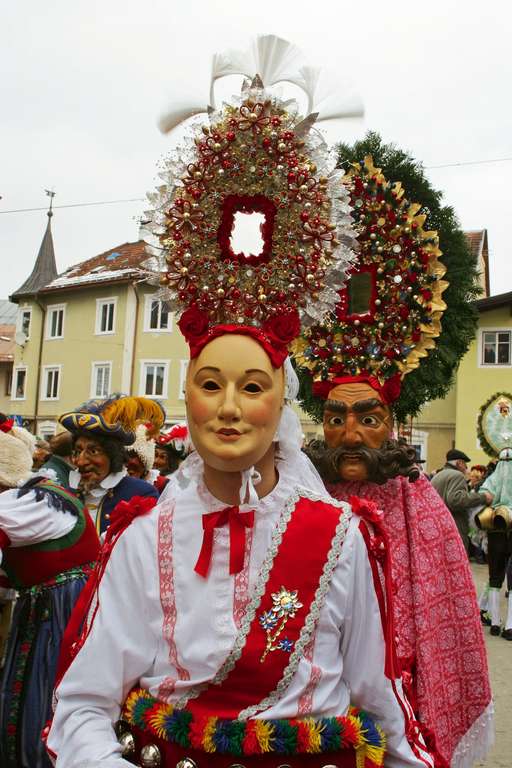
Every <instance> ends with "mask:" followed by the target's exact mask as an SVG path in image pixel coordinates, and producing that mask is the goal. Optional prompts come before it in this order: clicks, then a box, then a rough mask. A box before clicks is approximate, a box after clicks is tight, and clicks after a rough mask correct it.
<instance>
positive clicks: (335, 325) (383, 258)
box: [292, 156, 448, 382]
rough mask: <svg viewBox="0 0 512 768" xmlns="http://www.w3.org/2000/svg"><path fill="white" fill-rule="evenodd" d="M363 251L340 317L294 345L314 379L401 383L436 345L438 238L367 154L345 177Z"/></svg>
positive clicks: (440, 272) (440, 285) (441, 286)
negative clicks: (358, 378)
mask: <svg viewBox="0 0 512 768" xmlns="http://www.w3.org/2000/svg"><path fill="white" fill-rule="evenodd" d="M344 183H345V184H346V186H347V189H348V190H349V192H350V203H351V205H352V207H353V209H354V210H353V218H354V219H355V228H356V231H357V239H358V245H359V253H358V258H357V264H356V265H355V266H354V267H353V268H352V270H351V277H350V280H349V282H348V284H347V288H345V289H344V290H342V291H340V295H339V302H338V304H337V306H336V310H335V313H334V314H333V315H332V316H331V317H330V319H329V320H328V321H327V322H325V323H323V324H322V326H312V327H311V328H308V329H307V330H306V331H305V332H304V334H303V336H302V337H301V338H299V339H297V340H296V341H295V342H294V344H293V347H292V351H293V354H294V357H295V359H296V361H297V364H298V365H299V366H300V367H302V368H306V369H308V370H309V371H310V372H311V374H312V377H313V379H314V380H315V381H322V380H328V379H330V378H333V377H335V376H346V375H359V374H370V375H373V376H376V377H377V378H378V379H379V381H381V382H384V381H386V380H387V379H390V378H391V377H393V376H399V377H400V378H403V377H404V376H405V375H406V374H407V373H409V372H410V371H412V370H414V369H415V368H417V367H418V365H419V364H420V360H421V359H422V358H424V357H426V356H427V354H428V351H429V350H431V349H433V348H434V347H435V339H436V338H437V337H438V336H439V334H440V332H441V318H442V315H443V312H444V310H445V309H446V304H445V303H444V301H443V298H442V294H443V291H444V290H445V289H446V287H447V286H448V283H447V282H446V281H445V280H443V279H442V278H443V276H444V274H445V272H446V268H445V266H444V265H443V264H442V262H441V261H440V257H441V255H442V254H441V250H440V249H439V238H438V235H437V232H434V231H429V230H427V229H426V228H425V224H426V220H427V214H426V213H425V212H421V211H422V206H421V205H420V204H419V203H413V202H411V201H409V200H408V199H407V198H406V195H405V190H404V189H403V187H402V184H401V183H400V182H394V183H391V182H389V181H387V180H386V178H385V176H384V174H383V173H382V171H381V169H380V168H376V167H375V166H374V164H373V159H372V158H371V157H370V156H368V157H366V158H365V160H364V163H363V165H360V164H358V163H357V164H354V165H353V167H352V168H351V170H350V171H349V172H348V173H347V175H346V176H345V178H344Z"/></svg>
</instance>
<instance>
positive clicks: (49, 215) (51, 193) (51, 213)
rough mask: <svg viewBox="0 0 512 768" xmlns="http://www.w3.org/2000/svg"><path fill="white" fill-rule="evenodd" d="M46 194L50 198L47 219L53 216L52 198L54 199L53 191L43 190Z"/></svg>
mask: <svg viewBox="0 0 512 768" xmlns="http://www.w3.org/2000/svg"><path fill="white" fill-rule="evenodd" d="M45 192H46V194H47V195H48V197H49V198H50V207H49V208H48V213H47V214H46V215H47V216H48V218H49V219H51V217H52V216H53V211H52V208H53V198H54V197H55V194H56V193H55V191H54V190H53V189H45Z"/></svg>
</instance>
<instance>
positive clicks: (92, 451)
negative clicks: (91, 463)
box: [71, 445, 106, 461]
mask: <svg viewBox="0 0 512 768" xmlns="http://www.w3.org/2000/svg"><path fill="white" fill-rule="evenodd" d="M82 454H83V455H84V456H85V458H87V459H94V458H97V457H98V456H105V455H106V454H105V451H104V450H103V448H100V447H99V446H97V445H86V446H85V448H74V449H73V451H72V452H71V458H72V459H73V460H75V461H76V459H79V458H80V456H81V455H82Z"/></svg>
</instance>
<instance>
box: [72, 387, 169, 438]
mask: <svg viewBox="0 0 512 768" xmlns="http://www.w3.org/2000/svg"><path fill="white" fill-rule="evenodd" d="M164 420H165V411H164V409H163V407H162V406H161V405H160V403H158V402H156V401H155V400H149V398H147V397H131V396H124V395H111V396H110V397H108V398H106V399H104V400H88V401H87V402H86V403H83V405H79V406H78V408H76V409H75V410H73V411H69V412H68V413H63V414H62V416H59V421H60V423H61V424H62V426H63V427H65V428H66V429H67V430H68V432H86V433H90V434H91V436H92V437H94V436H95V435H103V436H104V437H112V438H114V439H115V440H119V441H120V443H122V444H123V445H131V444H132V443H134V442H135V439H136V434H135V430H136V429H137V426H138V425H139V424H145V426H146V430H147V435H148V436H149V437H152V436H154V435H156V434H158V432H159V431H160V429H161V427H162V425H163V423H164Z"/></svg>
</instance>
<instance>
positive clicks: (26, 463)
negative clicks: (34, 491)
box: [0, 414, 36, 488]
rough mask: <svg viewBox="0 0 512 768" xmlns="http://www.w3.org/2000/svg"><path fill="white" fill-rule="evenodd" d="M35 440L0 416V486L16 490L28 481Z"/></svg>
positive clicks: (9, 420) (11, 420) (12, 422)
mask: <svg viewBox="0 0 512 768" xmlns="http://www.w3.org/2000/svg"><path fill="white" fill-rule="evenodd" d="M35 443H36V438H35V436H34V435H32V434H31V433H30V432H28V431H27V430H26V429H23V427H16V426H15V425H14V421H13V419H8V418H7V417H6V416H4V415H3V414H0V485H4V486H6V487H7V488H16V487H17V486H19V485H22V484H23V483H24V482H25V481H26V480H28V479H29V477H30V475H31V472H32V454H33V453H34V446H35Z"/></svg>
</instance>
